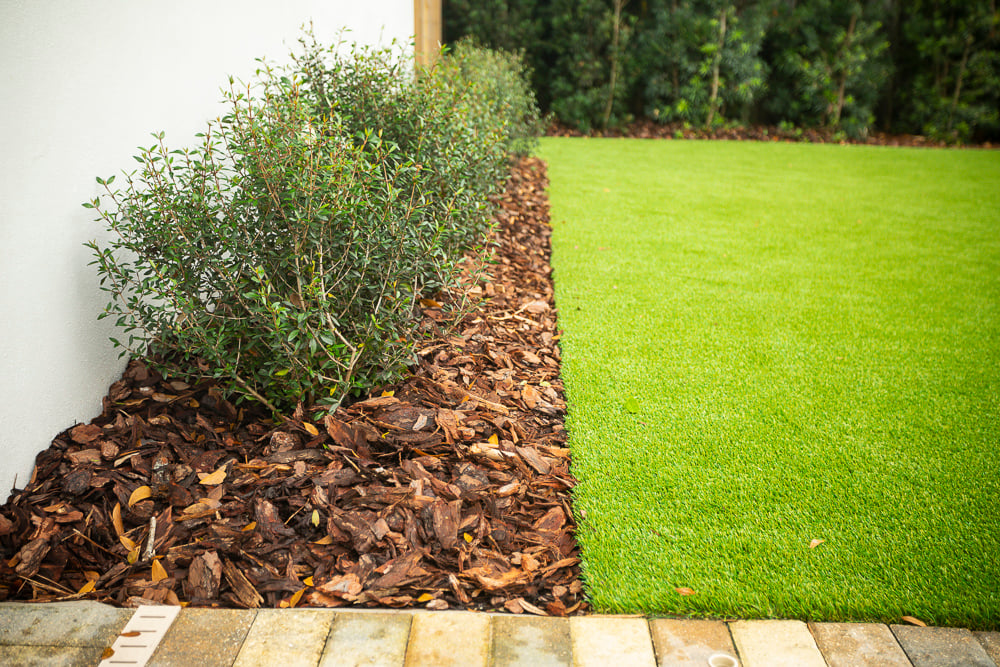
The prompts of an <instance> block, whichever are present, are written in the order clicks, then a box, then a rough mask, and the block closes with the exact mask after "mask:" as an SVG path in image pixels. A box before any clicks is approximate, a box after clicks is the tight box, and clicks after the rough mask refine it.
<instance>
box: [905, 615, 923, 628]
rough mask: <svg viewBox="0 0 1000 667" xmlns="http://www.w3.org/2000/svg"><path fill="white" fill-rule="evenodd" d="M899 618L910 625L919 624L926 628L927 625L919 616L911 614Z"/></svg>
mask: <svg viewBox="0 0 1000 667" xmlns="http://www.w3.org/2000/svg"><path fill="white" fill-rule="evenodd" d="M901 620H903V621H906V622H907V623H909V624H910V625H919V626H920V627H922V628H926V627H927V624H926V623H924V622H923V621H921V620H920V619H919V618H915V617H913V616H903V617H901Z"/></svg>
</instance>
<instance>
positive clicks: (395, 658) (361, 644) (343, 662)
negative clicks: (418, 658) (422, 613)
mask: <svg viewBox="0 0 1000 667" xmlns="http://www.w3.org/2000/svg"><path fill="white" fill-rule="evenodd" d="M412 621H413V615H412V614H403V613H400V614H390V613H371V614H364V613H356V612H337V614H336V616H335V617H334V621H333V628H332V629H331V630H330V635H329V637H327V640H326V648H325V649H324V650H323V657H322V658H321V659H320V662H319V664H320V667H362V666H363V665H372V666H374V665H380V666H383V667H403V662H404V660H405V659H406V644H407V640H408V638H409V636H410V624H411V623H412Z"/></svg>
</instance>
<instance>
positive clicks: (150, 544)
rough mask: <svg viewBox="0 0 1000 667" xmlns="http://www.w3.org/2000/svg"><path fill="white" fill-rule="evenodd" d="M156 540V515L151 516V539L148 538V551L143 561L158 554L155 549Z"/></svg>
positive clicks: (143, 556)
mask: <svg viewBox="0 0 1000 667" xmlns="http://www.w3.org/2000/svg"><path fill="white" fill-rule="evenodd" d="M155 541H156V517H155V516H151V517H149V539H148V540H146V553H144V554H143V555H142V560H143V561H148V560H152V559H153V556H154V555H156V551H155V550H154V549H153V543H154V542H155Z"/></svg>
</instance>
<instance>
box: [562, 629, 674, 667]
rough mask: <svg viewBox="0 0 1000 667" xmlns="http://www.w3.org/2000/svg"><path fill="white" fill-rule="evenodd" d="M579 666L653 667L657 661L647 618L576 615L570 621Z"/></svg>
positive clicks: (575, 659)
mask: <svg viewBox="0 0 1000 667" xmlns="http://www.w3.org/2000/svg"><path fill="white" fill-rule="evenodd" d="M569 630H570V638H571V639H572V642H573V659H574V664H575V665H576V667H606V666H607V665H614V667H653V666H654V665H656V658H655V656H654V654H653V642H652V639H651V638H650V635H649V623H648V622H647V621H646V619H645V618H629V617H622V616H574V617H572V618H570V619H569Z"/></svg>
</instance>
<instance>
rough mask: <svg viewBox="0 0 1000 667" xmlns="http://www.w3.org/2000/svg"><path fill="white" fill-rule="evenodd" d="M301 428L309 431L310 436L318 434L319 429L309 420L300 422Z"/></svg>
mask: <svg viewBox="0 0 1000 667" xmlns="http://www.w3.org/2000/svg"><path fill="white" fill-rule="evenodd" d="M302 428H304V429H305V430H306V431H308V432H309V435H311V436H317V435H319V429H318V428H316V427H315V426H313V425H312V424H310V423H309V422H302Z"/></svg>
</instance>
